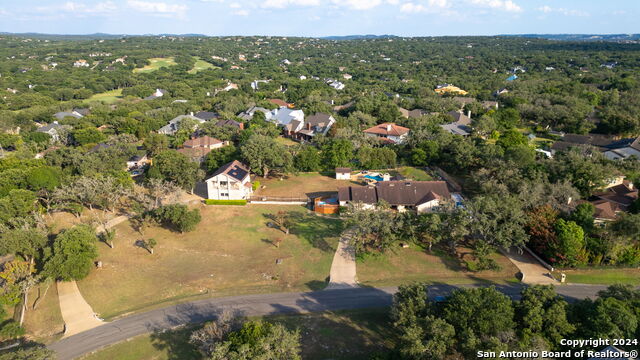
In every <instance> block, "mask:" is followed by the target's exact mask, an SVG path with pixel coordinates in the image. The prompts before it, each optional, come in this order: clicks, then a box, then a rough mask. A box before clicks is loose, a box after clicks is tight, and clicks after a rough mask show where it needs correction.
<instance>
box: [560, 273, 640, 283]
mask: <svg viewBox="0 0 640 360" xmlns="http://www.w3.org/2000/svg"><path fill="white" fill-rule="evenodd" d="M564 273H565V274H567V282H569V283H576V284H604V285H609V284H631V285H640V269H581V270H564ZM556 276H560V275H559V274H556Z"/></svg>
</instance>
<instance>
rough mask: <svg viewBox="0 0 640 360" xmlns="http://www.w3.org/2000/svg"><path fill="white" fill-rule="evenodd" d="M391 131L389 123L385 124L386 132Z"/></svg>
mask: <svg viewBox="0 0 640 360" xmlns="http://www.w3.org/2000/svg"><path fill="white" fill-rule="evenodd" d="M389 131H391V124H387V132H389Z"/></svg>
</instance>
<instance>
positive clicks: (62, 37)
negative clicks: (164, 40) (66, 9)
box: [0, 32, 207, 40]
mask: <svg viewBox="0 0 640 360" xmlns="http://www.w3.org/2000/svg"><path fill="white" fill-rule="evenodd" d="M0 35H9V36H18V37H25V38H31V39H45V40H102V39H104V40H110V39H121V38H124V37H135V36H149V37H157V36H177V37H207V35H202V34H179V35H178V34H144V35H132V34H105V33H95V34H82V35H67V34H41V33H9V32H0Z"/></svg>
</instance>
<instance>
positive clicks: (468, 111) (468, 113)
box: [467, 110, 471, 119]
mask: <svg viewBox="0 0 640 360" xmlns="http://www.w3.org/2000/svg"><path fill="white" fill-rule="evenodd" d="M467 117H468V118H469V119H471V110H467Z"/></svg>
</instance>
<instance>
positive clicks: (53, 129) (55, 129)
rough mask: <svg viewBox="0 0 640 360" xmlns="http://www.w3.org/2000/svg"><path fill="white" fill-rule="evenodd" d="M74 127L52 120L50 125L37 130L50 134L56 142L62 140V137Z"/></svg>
mask: <svg viewBox="0 0 640 360" xmlns="http://www.w3.org/2000/svg"><path fill="white" fill-rule="evenodd" d="M71 129H73V127H71V126H70V125H60V124H58V122H57V121H54V122H52V123H51V124H49V125H45V126H42V127H40V128H38V129H37V130H36V132H41V133H45V134H49V136H51V140H53V141H54V142H57V141H60V139H61V137H62V136H63V135H64V134H66V133H68V132H69V131H70V130H71Z"/></svg>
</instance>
